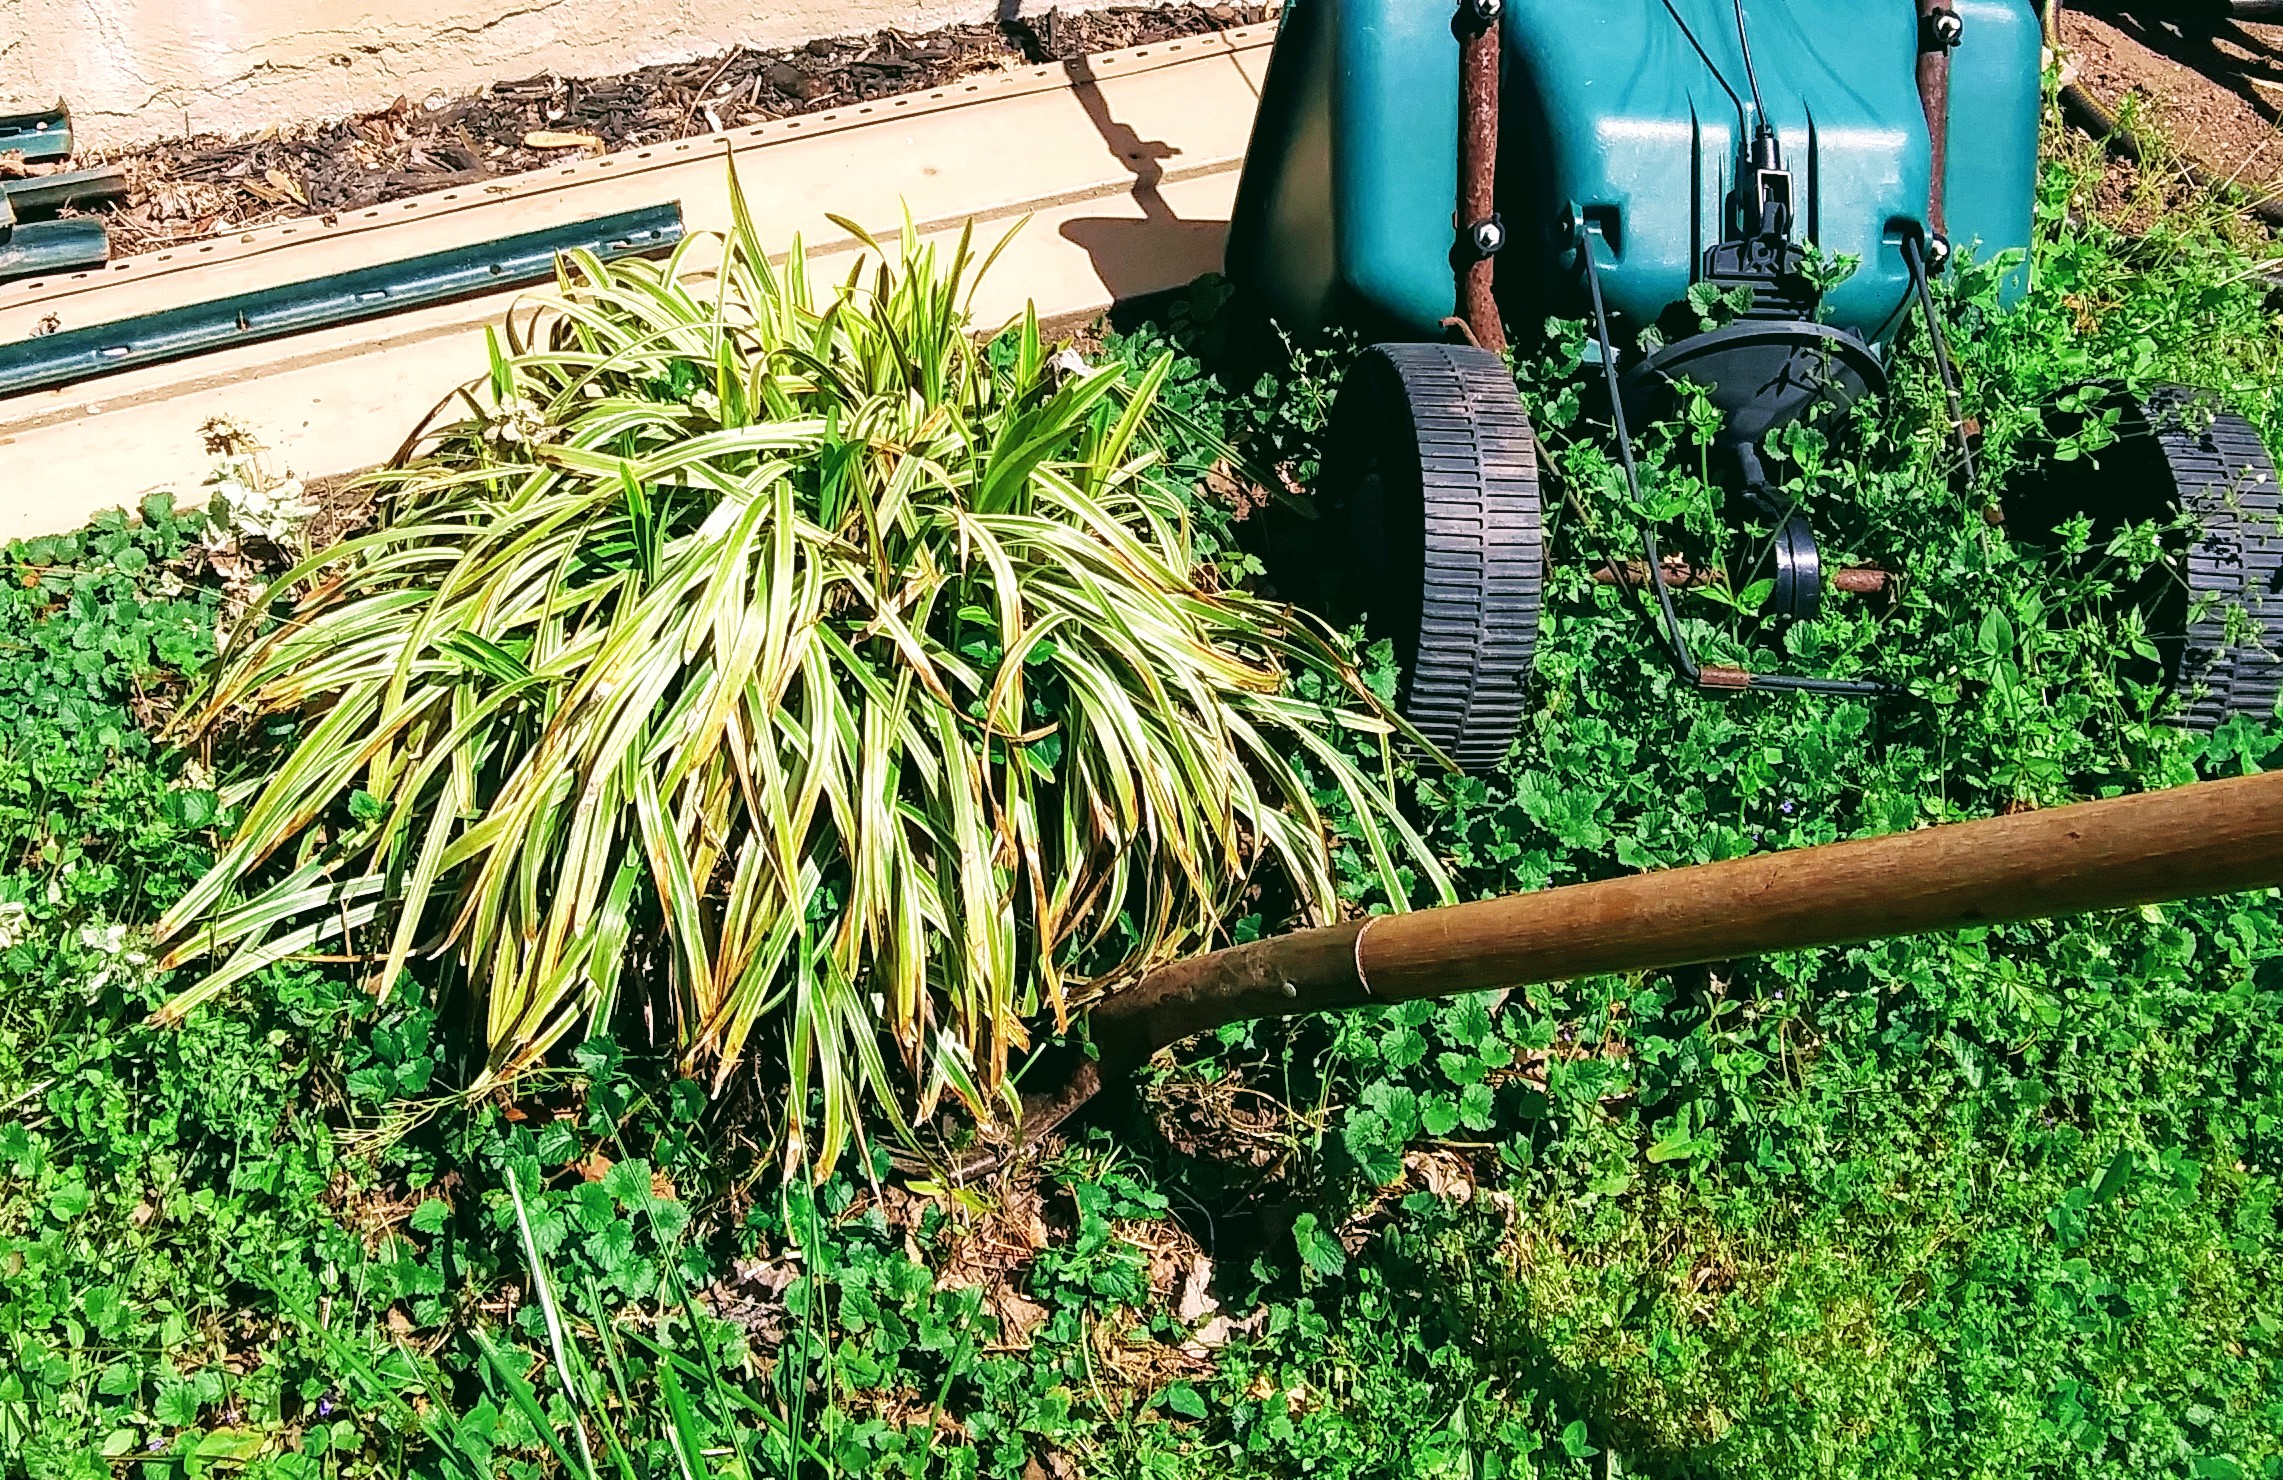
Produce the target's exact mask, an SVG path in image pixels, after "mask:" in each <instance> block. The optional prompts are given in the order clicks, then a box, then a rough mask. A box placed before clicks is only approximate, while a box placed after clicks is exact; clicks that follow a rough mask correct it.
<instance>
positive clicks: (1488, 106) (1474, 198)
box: [1452, 4, 1506, 355]
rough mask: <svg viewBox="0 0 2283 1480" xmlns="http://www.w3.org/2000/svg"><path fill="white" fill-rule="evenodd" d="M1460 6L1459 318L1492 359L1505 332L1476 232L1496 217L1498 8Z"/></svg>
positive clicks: (1489, 261) (1501, 347)
mask: <svg viewBox="0 0 2283 1480" xmlns="http://www.w3.org/2000/svg"><path fill="white" fill-rule="evenodd" d="M1482 9H1483V8H1482V7H1480V6H1477V5H1474V4H1467V5H1463V6H1461V7H1460V10H1459V18H1458V29H1459V199H1458V220H1457V225H1458V241H1457V243H1456V244H1455V245H1454V247H1453V248H1452V252H1453V256H1454V260H1455V261H1456V263H1457V266H1458V290H1459V291H1458V300H1459V305H1458V306H1459V317H1460V318H1462V319H1464V320H1465V321H1466V326H1467V332H1468V334H1469V335H1470V336H1471V337H1472V338H1473V340H1474V342H1475V343H1476V344H1478V345H1480V346H1481V347H1482V348H1484V349H1486V350H1489V351H1490V352H1491V353H1492V354H1494V355H1498V354H1504V353H1505V352H1506V327H1505V325H1504V324H1502V323H1500V322H1499V317H1498V299H1497V296H1496V295H1495V294H1494V293H1493V292H1492V260H1493V259H1492V255H1491V252H1488V251H1484V250H1482V247H1481V244H1480V243H1479V242H1478V241H1477V239H1476V233H1477V229H1478V228H1480V227H1482V226H1484V225H1485V224H1486V223H1491V222H1493V221H1495V219H1496V217H1497V214H1498V17H1497V7H1496V6H1491V7H1489V12H1490V13H1489V14H1488V16H1485V15H1484V14H1482Z"/></svg>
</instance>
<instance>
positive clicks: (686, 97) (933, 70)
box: [75, 4, 1274, 257]
mask: <svg viewBox="0 0 2283 1480" xmlns="http://www.w3.org/2000/svg"><path fill="white" fill-rule="evenodd" d="M1273 12H1274V7H1273V6H1265V5H1241V6H1236V5H1209V6H1207V5H1193V4H1178V5H1166V6H1134V7H1123V8H1115V9H1109V10H1097V11H1084V12H1079V13H1075V14H1068V15H1065V14H1062V13H1060V12H1058V11H1049V12H1048V13H1047V14H1046V15H1044V16H1041V17H1038V18H1036V19H1029V20H1010V21H1003V22H997V23H988V24H980V25H963V26H948V27H945V28H944V29H942V30H939V31H930V32H927V33H924V34H913V35H907V34H905V33H903V32H899V31H879V32H875V33H873V34H871V35H868V36H842V37H834V38H830V39H825V40H817V41H811V42H809V43H808V44H807V45H805V46H800V47H790V48H779V49H775V50H768V51H761V50H754V49H751V48H745V47H740V48H737V49H735V50H732V51H730V52H729V53H727V54H726V55H715V56H711V57H704V58H700V59H699V60H697V61H692V62H680V63H671V64H667V65H662V66H654V67H644V68H642V69H641V70H639V71H635V72H628V73H624V74H621V75H619V76H615V77H555V76H551V75H544V74H543V75H541V76H537V77H527V78H523V79H521V80H519V81H511V82H496V83H493V84H491V85H490V86H488V87H486V88H485V89H484V90H483V91H482V92H480V93H477V94H475V95H473V96H468V97H458V98H448V97H444V96H441V95H438V96H432V97H428V98H423V99H413V98H399V99H397V100H396V102H395V104H394V105H393V106H391V107H389V108H386V109H384V110H382V111H380V112H377V113H368V114H365V115H363V116H361V117H357V118H351V119H346V120H342V121H338V122H332V123H323V124H316V125H308V126H292V127H288V126H280V127H277V128H271V129H265V130H263V131H262V132H261V133H259V134H256V135H254V136H252V137H249V138H239V139H225V138H220V137H215V136H198V137H192V138H187V139H172V140H166V141H162V142H160V143H157V144H151V145H145V146H142V147H140V148H136V149H132V150H125V151H121V152H119V153H116V154H114V155H111V156H109V162H112V163H116V164H119V165H120V166H122V167H123V168H124V169H125V171H126V173H127V179H128V184H129V190H128V194H127V196H126V198H125V199H123V200H121V201H119V202H117V203H116V204H115V205H112V206H110V207H108V208H104V209H101V210H99V211H97V212H94V214H98V215H101V216H103V217H104V218H105V220H106V223H107V225H108V227H109V229H110V233H111V254H112V256H114V257H125V256H130V255H133V254H135V253H138V252H148V251H152V250H154V249H156V248H159V247H163V246H167V245H170V244H172V243H176V242H182V241H189V240H194V239H196V238H199V237H204V236H209V235H212V234H215V233H218V232H229V231H237V230H240V229H243V228H244V227H247V226H253V225H259V224H261V223H263V222H266V221H275V220H281V219H285V218H287V217H294V216H307V215H311V214H318V213H325V212H331V211H351V210H361V209H363V208H365V207H368V206H372V205H375V204H378V203H380V202H383V201H390V200H397V199H400V198H402V197H404V196H410V195H420V194H425V193H426V192H428V191H432V190H445V189H450V188H453V187H455V186H460V185H465V184H469V183H472V182H475V181H480V180H489V179H495V178H498V177H499V176H502V175H512V174H516V173H518V172H520V171H524V170H533V169H538V168H540V167H542V166H545V165H550V164H555V163H558V162H560V161H562V160H565V159H570V158H575V157H577V156H579V155H581V154H598V153H602V152H604V151H606V150H612V149H624V148H627V147H630V146H633V145H639V144H652V143H657V142H659V141H660V140H664V139H679V138H686V137H688V136H691V135H695V134H705V133H713V132H719V131H722V130H726V129H732V128H737V127H740V126H743V125H746V124H752V123H760V122H763V121H765V120H768V119H772V118H783V117H786V116H788V115H790V114H795V113H810V112H816V111H819V110H822V109H827V108H835V107H839V106H840V105H842V104H844V103H851V102H859V101H863V100H866V99H871V98H878V97H882V96H886V95H889V94H893V93H905V92H917V91H923V90H925V89H928V88H932V87H937V86H941V85H942V84H944V83H946V82H950V81H952V80H954V79H957V78H962V77H969V76H972V75H974V74H976V73H979V72H994V71H1004V70H1008V69H1013V68H1019V67H1029V66H1036V65H1039V64H1040V63H1044V62H1054V61H1065V60H1069V59H1071V58H1075V57H1081V56H1087V55H1090V54H1093V53H1096V52H1102V51H1110V50H1114V49H1116V48H1119V47H1125V46H1143V45H1148V44H1150V43H1152V42H1157V41H1167V40H1172V39H1174V38H1176V37H1181V36H1194V35H1200V34H1203V33H1206V32H1210V31H1219V30H1226V29H1228V28H1230V27H1234V26H1241V25H1251V24H1254V23H1256V22H1259V21H1261V20H1264V19H1266V18H1267V17H1268V16H1269V15H1271V14H1273ZM89 162H90V161H87V160H84V159H83V160H80V161H77V162H75V167H77V166H79V165H84V164H86V163H89Z"/></svg>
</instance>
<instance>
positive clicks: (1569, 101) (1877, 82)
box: [1228, 0, 2040, 347]
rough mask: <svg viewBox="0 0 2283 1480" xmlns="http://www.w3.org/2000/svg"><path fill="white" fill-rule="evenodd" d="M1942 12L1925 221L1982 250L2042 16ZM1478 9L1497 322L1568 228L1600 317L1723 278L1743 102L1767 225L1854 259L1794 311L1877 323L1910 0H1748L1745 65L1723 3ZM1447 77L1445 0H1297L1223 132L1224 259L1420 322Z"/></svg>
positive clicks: (1450, 92)
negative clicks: (1490, 45) (1231, 151)
mask: <svg viewBox="0 0 2283 1480" xmlns="http://www.w3.org/2000/svg"><path fill="white" fill-rule="evenodd" d="M1955 11H1956V14H1957V17H1958V20H1959V23H1960V31H1959V34H1958V35H1957V37H1956V40H1955V44H1954V45H1952V46H1951V47H1950V48H1949V80H1948V114H1949V129H1948V138H1947V160H1946V168H1945V169H1944V178H1943V181H1942V189H1941V194H1940V197H1939V203H1940V206H1941V208H1942V214H1943V215H1944V216H1945V217H1946V220H1945V221H1944V222H1943V234H1944V235H1946V237H1947V239H1948V244H1949V245H1951V246H1954V247H1956V248H1958V249H1962V250H1967V251H1970V252H1971V253H1972V255H1973V256H1974V258H1975V259H1976V260H1980V261H1987V260H1989V259H1990V258H1992V257H1993V256H1994V255H1995V254H1997V253H2000V252H2005V251H2009V250H2012V251H2018V250H2022V249H2025V248H2027V246H2028V245H2029V238H2030V222H2031V208H2032V203H2033V200H2034V196H2035V189H2036V173H2037V133H2038V118H2039V112H2040V94H2039V55H2040V53H2039V46H2040V38H2039V31H2038V23H2037V16H2036V13H2035V11H2034V10H2033V9H2032V7H2031V5H2030V4H2029V3H2028V0H1956V4H1955ZM1496 24H1497V25H1498V26H1499V28H1500V33H1501V34H1500V43H1501V45H1500V52H1501V62H1502V66H1501V69H1500V105H1499V139H1500V146H1499V152H1498V173H1497V195H1496V198H1497V202H1498V212H1499V216H1500V218H1501V219H1502V222H1503V225H1504V228H1505V236H1506V240H1505V245H1504V247H1503V248H1502V249H1501V250H1500V252H1499V254H1498V257H1497V259H1496V274H1497V278H1496V280H1497V291H1498V295H1499V298H1500V300H1501V303H1502V304H1503V305H1504V306H1505V308H1506V316H1507V318H1508V319H1509V320H1510V321H1511V322H1514V323H1516V324H1528V323H1535V322H1537V321H1539V320H1540V319H1541V318H1542V316H1543V315H1544V314H1546V313H1563V314H1567V315H1570V316H1573V317H1574V316H1577V315H1578V314H1579V313H1580V312H1581V311H1582V309H1583V305H1584V298H1585V286H1584V283H1583V281H1582V274H1581V266H1580V264H1579V262H1578V260H1577V248H1578V243H1579V241H1580V240H1581V231H1580V228H1581V227H1583V228H1584V229H1585V230H1584V233H1582V234H1590V236H1591V237H1592V238H1593V239H1594V242H1595V249H1596V254H1597V264H1598V266H1599V268H1600V270H1601V286H1602V290H1603V293H1604V295H1605V297H1606V299H1607V303H1608V308H1609V310H1610V313H1611V317H1612V318H1613V320H1614V321H1615V322H1614V323H1613V325H1612V328H1613V329H1618V330H1622V331H1624V336H1623V337H1624V338H1627V339H1629V338H1630V337H1631V334H1632V332H1633V331H1637V330H1638V329H1639V328H1641V327H1643V326H1647V325H1649V324H1652V323H1655V322H1656V321H1657V320H1658V318H1659V317H1660V316H1661V315H1663V314H1664V313H1665V312H1666V310H1667V309H1668V308H1669V307H1671V306H1672V305H1674V304H1676V303H1679V302H1681V301H1682V300H1683V299H1684V298H1685V296H1686V295H1687V292H1688V289H1689V287H1690V286H1691V285H1692V284H1694V283H1697V282H1700V281H1703V280H1705V279H1706V278H1708V277H1713V278H1717V277H1720V276H1722V273H1723V267H1724V265H1725V264H1724V263H1723V262H1722V261H1721V260H1720V258H1719V255H1718V253H1719V249H1720V247H1721V246H1722V244H1723V243H1733V242H1737V241H1740V240H1743V239H1745V238H1747V237H1749V236H1751V235H1753V234H1755V232H1756V231H1757V229H1758V223H1757V222H1756V221H1754V220H1753V219H1751V216H1752V212H1753V210H1754V208H1755V205H1756V201H1755V200H1754V187H1755V180H1754V178H1753V176H1754V174H1755V170H1754V162H1753V154H1752V143H1753V135H1754V134H1755V132H1756V131H1759V130H1760V129H1761V128H1762V126H1763V125H1764V126H1765V127H1766V128H1767V129H1768V130H1771V131H1772V133H1773V135H1774V136H1775V137H1776V138H1777V139H1779V140H1780V141H1781V153H1782V167H1783V172H1784V173H1785V174H1786V175H1787V176H1788V179H1787V180H1786V181H1785V186H1786V188H1787V189H1788V190H1789V192H1790V201H1789V207H1790V217H1791V227H1792V229H1791V231H1790V233H1789V235H1791V236H1792V237H1793V238H1794V239H1795V240H1796V241H1797V242H1798V243H1800V245H1801V246H1802V247H1803V248H1806V249H1809V250H1811V251H1813V252H1816V253H1819V254H1820V255H1821V256H1822V257H1823V258H1824V259H1826V260H1827V261H1828V260H1829V259H1834V258H1838V257H1842V256H1844V257H1852V258H1854V259H1856V260H1857V262H1858V266H1857V268H1856V270H1855V272H1854V273H1853V274H1852V276H1850V277H1848V278H1847V279H1846V280H1845V281H1844V282H1841V283H1838V284H1837V285H1836V286H1833V287H1832V288H1831V289H1830V290H1829V292H1828V293H1826V294H1824V295H1822V299H1821V301H1820V303H1815V304H1812V305H1800V306H1799V307H1800V309H1801V310H1802V311H1800V312H1799V314H1798V316H1799V317H1803V318H1806V317H1812V318H1813V319H1815V320H1816V321H1817V322H1820V323H1822V324H1824V325H1826V326H1829V327H1831V328H1834V329H1838V330H1841V331H1844V332H1847V333H1849V334H1851V335H1853V336H1855V337H1856V338H1858V339H1859V340H1861V341H1862V342H1864V343H1865V344H1866V345H1870V346H1877V347H1883V346H1884V344H1885V343H1886V341H1887V340H1888V339H1889V338H1891V336H1892V335H1893V333H1894V332H1895V329H1896V327H1897V325H1898V324H1899V322H1900V320H1901V318H1902V315H1903V310H1904V309H1905V308H1906V307H1907V306H1908V303H1909V299H1910V296H1911V281H1910V276H1909V273H1908V270H1907V266H1906V262H1905V259H1904V255H1903V244H1904V241H1905V239H1906V238H1907V237H1908V236H1910V235H1911V234H1912V233H1914V232H1925V231H1928V229H1929V227H1930V222H1929V220H1928V217H1929V215H1930V209H1929V208H1930V204H1932V203H1933V202H1934V199H1935V198H1934V196H1933V192H1932V190H1931V183H1932V182H1931V173H1932V165H1931V159H1932V155H1933V152H1934V151H1933V147H1932V140H1931V139H1930V136H1929V131H1928V127H1927V121H1926V116H1925V112H1924V111H1923V109H1922V106H1921V100H1920V95H1919V92H1918V90H1917V85H1916V80H1915V78H1916V67H1917V62H1918V58H1919V55H1920V51H1921V34H1920V33H1921V25H1920V21H1919V16H1918V12H1917V10H1916V9H1915V8H1914V7H1913V5H1912V4H1911V3H1910V0H1870V3H1864V0H1783V3H1778V4H1770V3H1767V0H1761V3H1759V4H1757V5H1755V6H1754V7H1753V8H1752V15H1751V21H1750V31H1749V38H1748V44H1749V47H1750V59H1751V63H1752V65H1751V66H1750V67H1749V68H1748V67H1747V65H1746V56H1745V50H1744V45H1745V43H1744V42H1743V41H1741V40H1740V29H1741V28H1740V27H1739V25H1738V23H1737V20H1736V17H1735V15H1734V13H1733V11H1732V9H1731V5H1730V4H1729V3H1728V0H1600V3H1596V4H1576V3H1556V0H1508V3H1507V4H1506V5H1505V7H1504V8H1503V10H1502V12H1501V13H1500V14H1499V16H1498V18H1497V20H1496ZM1754 76H1756V78H1757V81H1758V84H1759V87H1758V92H1759V95H1760V98H1761V99H1762V100H1764V102H1765V105H1766V110H1767V115H1766V117H1765V118H1761V117H1759V116H1758V110H1757V109H1756V107H1755V103H1754V96H1753V89H1752V87H1751V82H1750V80H1751V78H1752V77H1754ZM1458 78H1459V41H1458V39H1457V36H1456V33H1455V30H1454V25H1453V12H1452V7H1451V5H1450V4H1449V3H1448V0H1293V3H1292V4H1291V5H1289V6H1288V7H1287V8H1286V10H1285V12H1284V19H1283V29H1282V31H1281V33H1280V35H1279V36H1278V39H1277V45H1276V51H1275V55H1274V57H1273V59H1272V61H1271V63H1270V68H1269V74H1268V78H1267V82H1266V86H1265V88H1264V92H1263V97H1262V100H1261V108H1260V113H1259V116H1258V119H1257V121H1256V122H1255V124H1254V130H1253V139H1252V145H1251V148H1250V151H1249V152H1248V154H1247V156H1246V164H1245V174H1244V180H1243V184H1242V186H1241V187H1240V189H1239V192H1238V199H1237V208H1236V216H1235V220H1234V222H1233V223H1232V227H1231V232H1230V238H1229V248H1228V270H1229V275H1230V277H1231V278H1232V279H1234V280H1235V281H1237V282H1238V283H1239V284H1241V285H1242V286H1244V287H1246V288H1247V289H1249V290H1251V291H1252V292H1254V293H1255V294H1257V295H1258V296H1259V298H1260V299H1261V301H1262V302H1263V303H1264V305H1265V306H1266V307H1267V308H1268V310H1269V311H1270V312H1271V313H1272V314H1274V315H1275V316H1276V317H1277V318H1278V319H1279V321H1281V322H1283V323H1285V324H1286V325H1287V326H1289V327H1293V328H1298V329H1309V328H1314V327H1317V326H1320V325H1324V324H1327V323H1333V322H1341V323H1348V324H1351V325H1356V326H1359V327H1362V328H1365V329H1367V330H1370V331H1372V332H1375V333H1379V334H1382V335H1385V336H1388V337H1394V338H1421V339H1425V338H1442V337H1444V335H1443V331H1442V329H1441V327H1440V326H1441V325H1442V323H1443V321H1444V320H1445V319H1447V318H1448V317H1450V316H1451V315H1452V314H1453V312H1454V307H1455V305H1454V290H1453V284H1452V257H1453V250H1454V242H1455V234H1454V224H1455V223H1454V220H1453V213H1452V207H1453V202H1454V201H1455V199H1456V198H1457V186H1458V180H1457V170H1458V165H1457V148H1456V140H1457V138H1458V134H1459V82H1458ZM1935 250H1936V252H1937V254H1939V251H1940V247H1939V246H1938V247H1937V248H1936V249H1935ZM1937 260H1938V261H1939V256H1937ZM1777 306H1778V305H1776V304H1774V303H1770V304H1769V305H1768V307H1769V308H1770V309H1771V310H1772V309H1774V308H1775V307H1777Z"/></svg>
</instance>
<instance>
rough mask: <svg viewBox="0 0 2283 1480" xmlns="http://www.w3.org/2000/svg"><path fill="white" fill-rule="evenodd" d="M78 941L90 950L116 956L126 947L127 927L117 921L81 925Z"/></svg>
mask: <svg viewBox="0 0 2283 1480" xmlns="http://www.w3.org/2000/svg"><path fill="white" fill-rule="evenodd" d="M79 943H80V944H81V945H83V946H85V947H87V948H88V949H89V950H91V951H101V952H102V953H103V954H104V955H106V956H117V955H120V954H122V953H123V952H124V951H125V950H126V948H127V927H126V926H125V925H123V924H119V923H117V922H113V923H112V924H109V925H82V926H80V927H79Z"/></svg>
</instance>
